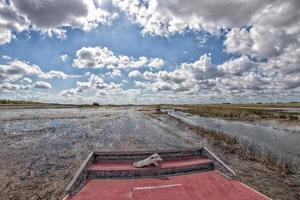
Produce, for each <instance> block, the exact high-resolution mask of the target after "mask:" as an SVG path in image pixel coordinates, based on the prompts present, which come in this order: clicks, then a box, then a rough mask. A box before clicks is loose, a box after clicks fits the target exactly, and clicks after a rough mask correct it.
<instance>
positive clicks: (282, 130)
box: [166, 110, 300, 164]
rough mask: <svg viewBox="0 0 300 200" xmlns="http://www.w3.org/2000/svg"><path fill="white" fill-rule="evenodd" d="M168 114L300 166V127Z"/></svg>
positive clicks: (174, 112) (173, 112)
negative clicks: (256, 146) (234, 138)
mask: <svg viewBox="0 0 300 200" xmlns="http://www.w3.org/2000/svg"><path fill="white" fill-rule="evenodd" d="M166 112H167V113H168V114H169V115H171V116H173V117H176V118H179V119H180V120H182V121H184V122H185V123H187V124H190V125H192V126H198V127H203V128H206V129H211V130H214V131H219V132H223V133H227V134H230V135H235V136H238V137H239V138H240V139H241V140H242V141H250V142H253V143H254V144H256V145H258V147H261V148H263V149H265V150H269V151H272V152H274V153H276V154H280V155H282V156H287V157H289V158H292V159H293V160H294V161H295V162H296V163H297V164H300V129H299V126H300V125H296V126H293V127H289V126H285V127H279V126H275V125H274V122H273V123H266V122H265V123H263V122H260V123H259V122H250V121H237V120H225V119H219V118H208V117H200V116H198V115H192V114H189V113H185V112H181V111H174V110H166Z"/></svg>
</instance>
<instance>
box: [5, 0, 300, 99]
mask: <svg viewBox="0 0 300 200" xmlns="http://www.w3.org/2000/svg"><path fill="white" fill-rule="evenodd" d="M0 99H18V100H30V101H42V102H53V103H54V102H55V103H76V104H77V103H92V102H98V103H100V104H157V103H172V104H182V103H184V104H189V103H190V104H197V103H224V102H230V103H254V102H291V101H300V1H299V0H286V1H282V0H252V1H247V0H229V1H224V0H185V1H180V0H160V1H159V0H64V1H61V0H0Z"/></svg>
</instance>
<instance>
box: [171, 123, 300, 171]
mask: <svg viewBox="0 0 300 200" xmlns="http://www.w3.org/2000/svg"><path fill="white" fill-rule="evenodd" d="M174 119H176V118H174ZM176 120H179V119H176ZM179 121H181V120H179ZM186 126H187V127H188V128H189V129H191V130H193V131H195V132H197V133H198V134H200V135H201V136H202V137H203V138H205V139H207V140H208V142H210V143H212V144H213V145H217V146H218V147H219V148H221V149H222V150H223V151H224V152H225V153H229V154H236V155H238V156H239V157H240V158H241V159H244V160H253V161H258V162H260V163H262V164H263V165H265V166H266V167H267V168H269V169H271V170H276V171H278V172H279V173H282V174H284V175H289V174H293V173H296V171H297V170H298V166H296V164H294V163H293V157H292V156H291V157H281V156H279V155H277V154H274V153H272V152H270V151H268V150H266V149H263V148H262V147H260V146H259V145H256V144H254V143H253V142H250V141H248V140H241V139H239V138H238V137H237V136H232V135H229V134H226V133H223V132H217V131H213V130H208V129H204V128H200V127H194V126H191V125H187V124H186Z"/></svg>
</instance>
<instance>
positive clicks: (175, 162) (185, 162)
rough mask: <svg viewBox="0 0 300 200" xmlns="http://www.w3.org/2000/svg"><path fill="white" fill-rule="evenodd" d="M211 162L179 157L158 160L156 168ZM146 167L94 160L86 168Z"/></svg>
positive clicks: (125, 168) (203, 159)
mask: <svg viewBox="0 0 300 200" xmlns="http://www.w3.org/2000/svg"><path fill="white" fill-rule="evenodd" d="M208 163H212V161H211V160H209V159H205V158H189V159H181V160H169V161H163V162H159V166H158V168H160V169H167V168H177V167H186V166H193V165H201V164H208ZM147 168H155V169H157V167H147ZM147 168H135V167H134V166H133V165H132V162H130V161H129V162H128V161H127V162H124V161H123V162H96V163H92V164H91V165H90V166H89V167H88V168H87V169H88V170H90V171H92V170H97V171H98V170H104V171H105V170H145V169H147Z"/></svg>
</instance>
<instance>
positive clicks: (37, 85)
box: [33, 81, 51, 89]
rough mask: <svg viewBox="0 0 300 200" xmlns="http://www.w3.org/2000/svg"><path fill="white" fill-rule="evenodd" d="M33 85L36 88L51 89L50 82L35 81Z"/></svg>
mask: <svg viewBox="0 0 300 200" xmlns="http://www.w3.org/2000/svg"><path fill="white" fill-rule="evenodd" d="M33 87H34V88H38V89H51V84H50V83H47V82H44V81H37V82H35V83H34V84H33Z"/></svg>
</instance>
